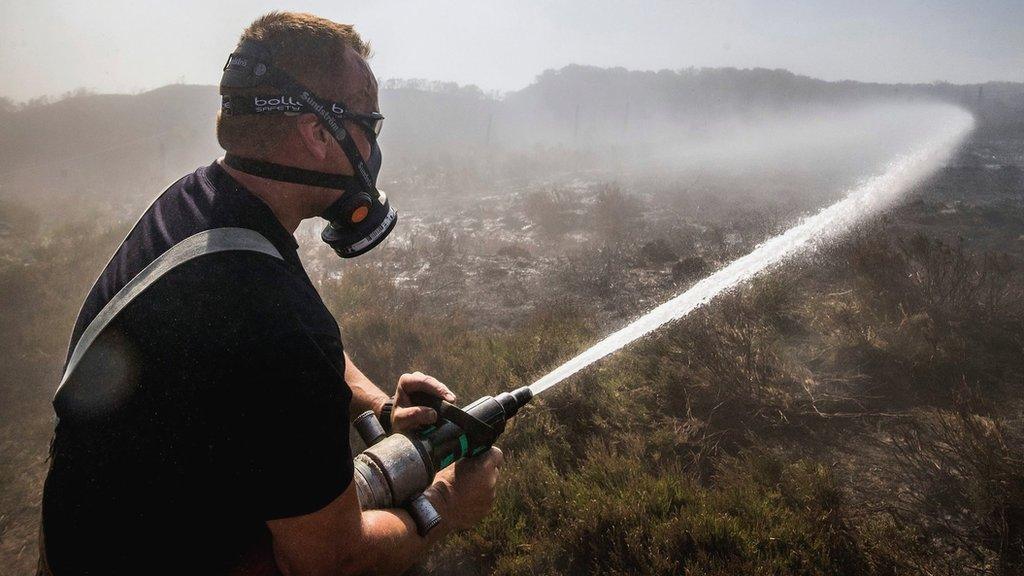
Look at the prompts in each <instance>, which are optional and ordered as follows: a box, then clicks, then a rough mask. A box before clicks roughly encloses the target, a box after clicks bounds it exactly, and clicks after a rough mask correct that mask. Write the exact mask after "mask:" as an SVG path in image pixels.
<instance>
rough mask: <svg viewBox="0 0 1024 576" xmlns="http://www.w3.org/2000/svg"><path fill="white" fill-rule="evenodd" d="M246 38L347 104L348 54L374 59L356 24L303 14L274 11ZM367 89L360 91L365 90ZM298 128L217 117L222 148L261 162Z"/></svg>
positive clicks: (286, 122)
mask: <svg viewBox="0 0 1024 576" xmlns="http://www.w3.org/2000/svg"><path fill="white" fill-rule="evenodd" d="M246 40H254V41H258V42H260V43H262V44H263V45H265V46H266V47H267V48H269V49H270V51H271V53H272V54H273V55H274V62H273V64H274V66H276V67H277V68H280V69H281V70H284V71H285V72H286V73H288V74H289V75H290V76H291V77H292V78H294V79H295V80H296V81H297V82H298V83H299V84H302V85H303V86H305V87H307V88H309V89H310V90H312V91H313V92H314V93H316V94H317V95H319V96H320V97H322V98H326V99H329V100H343V94H342V93H341V86H343V85H344V80H345V75H346V69H348V70H351V67H347V66H346V62H347V57H348V56H347V54H346V53H347V52H348V50H349V49H351V50H354V51H355V53H356V54H357V55H359V56H360V57H361V58H368V57H369V56H370V46H369V44H367V43H366V42H363V39H362V38H360V37H359V34H358V33H357V32H356V31H355V28H353V27H352V26H351V25H350V24H339V23H337V22H333V21H331V20H328V19H326V18H321V17H319V16H314V15H312V14H303V13H299V12H276V11H275V12H270V13H267V14H265V15H263V16H260V17H259V18H257V19H256V21H255V22H253V23H252V24H250V25H249V27H248V28H246V29H245V31H244V32H242V36H241V38H239V39H238V42H239V44H241V43H242V42H244V41H246ZM365 89H366V88H365V87H361V90H360V92H361V93H362V92H363V91H365ZM274 91H275V90H274V88H273V87H270V86H263V87H258V88H247V89H235V90H225V92H226V93H228V95H252V94H271V93H273V92H274ZM294 126H295V119H294V118H293V117H289V116H284V115H273V116H256V115H244V116H226V115H224V114H218V115H217V141H218V142H219V143H220V146H221V148H223V149H225V150H227V151H228V152H232V153H235V154H239V155H245V156H252V157H256V158H263V157H266V156H267V155H268V154H270V153H271V152H273V150H274V149H275V147H276V146H277V143H278V142H280V141H281V140H282V139H283V138H284V137H285V136H287V134H288V132H289V131H290V130H292V129H293V128H294Z"/></svg>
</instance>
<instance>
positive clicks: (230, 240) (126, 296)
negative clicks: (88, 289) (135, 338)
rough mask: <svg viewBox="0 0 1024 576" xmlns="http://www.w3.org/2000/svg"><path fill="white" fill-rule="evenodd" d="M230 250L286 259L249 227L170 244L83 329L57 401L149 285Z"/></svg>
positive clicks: (211, 232)
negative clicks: (94, 347) (103, 337)
mask: <svg viewBox="0 0 1024 576" xmlns="http://www.w3.org/2000/svg"><path fill="white" fill-rule="evenodd" d="M229 250H247V251H250V252H262V253H263V254H266V255H268V256H273V257H274V258H277V259H278V260H283V258H282V257H281V253H280V252H278V251H277V248H275V247H274V245H273V244H271V243H270V240H267V239H266V238H264V237H263V235H262V234H260V233H259V232H256V231H255V230H250V229H248V228H214V229H212V230H206V231H203V232H199V233H198V234H193V235H192V236H189V237H188V238H186V239H184V240H182V241H181V242H178V243H177V244H175V245H174V246H171V248H170V249H168V250H167V251H166V252H164V253H163V254H161V255H160V256H159V257H157V259H156V260H153V261H152V262H150V263H149V265H148V266H146V267H145V268H143V269H142V271H141V272H139V273H138V274H136V275H135V277H134V278H132V279H131V280H129V281H128V283H127V284H125V285H124V287H123V288H121V289H120V290H118V291H117V294H114V297H113V298H111V299H110V301H109V302H107V304H106V306H104V307H103V309H102V310H100V312H99V314H97V315H96V317H95V318H93V320H92V322H90V323H89V326H88V327H87V328H86V329H85V331H84V332H82V336H81V337H80V338H79V339H78V344H76V345H75V350H74V352H72V353H71V359H70V360H68V365H67V368H66V369H65V370H64V376H63V377H62V378H61V380H60V386H58V387H57V392H56V393H55V394H54V396H53V398H54V401H55V402H56V401H57V398H58V397H59V396H60V393H61V390H63V389H64V385H65V384H67V383H68V381H69V380H70V379H71V376H72V375H73V374H74V373H75V368H76V367H77V366H78V363H79V362H81V360H82V357H83V356H85V353H86V352H87V351H88V350H89V347H90V346H91V345H92V343H93V341H94V340H96V337H97V336H99V335H100V333H101V332H103V329H104V328H106V327H107V325H108V324H110V322H111V321H113V320H114V318H117V315H118V314H120V312H121V310H123V309H124V308H125V306H127V305H128V304H130V303H131V302H132V301H133V300H135V298H136V297H137V296H138V295H139V294H141V293H142V292H143V291H145V290H146V288H149V287H150V286H151V285H152V284H153V283H154V282H156V281H157V280H159V279H160V278H161V277H162V276H163V275H164V274H166V273H168V272H170V271H171V270H173V269H174V268H176V267H178V266H180V265H182V264H184V263H185V262H188V261H189V260H192V259H194V258H197V257H199V256H203V255H204V254H213V253H215V252H225V251H229Z"/></svg>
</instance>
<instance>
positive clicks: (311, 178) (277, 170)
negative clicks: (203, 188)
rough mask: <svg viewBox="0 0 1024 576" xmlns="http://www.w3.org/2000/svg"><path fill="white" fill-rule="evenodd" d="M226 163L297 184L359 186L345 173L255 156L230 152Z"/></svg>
mask: <svg viewBox="0 0 1024 576" xmlns="http://www.w3.org/2000/svg"><path fill="white" fill-rule="evenodd" d="M224 163H225V164H227V165H228V166H230V167H232V168H234V169H235V170H241V171H242V172H245V173H248V174H252V175H253V176H260V177H261V178H270V179H271V180H284V181H285V182H293V183H295V184H305V185H307V186H319V187H321V188H336V189H338V190H350V189H351V188H352V186H358V185H359V182H358V181H357V179H356V178H355V177H354V176H348V175H345V174H328V173H326V172H316V171H314V170H305V169H303V168H296V167H294V166H284V165H282V164H275V163H273V162H264V161H263V160H256V159H255V158H244V157H242V156H236V155H234V154H231V153H228V154H225V155H224Z"/></svg>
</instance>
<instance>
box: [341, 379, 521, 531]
mask: <svg viewBox="0 0 1024 576" xmlns="http://www.w3.org/2000/svg"><path fill="white" fill-rule="evenodd" d="M410 396H411V397H412V401H413V402H414V403H415V404H418V405H421V406H429V407H431V408H433V409H434V410H436V411H437V422H435V423H434V425H433V426H427V427H426V428H422V429H420V430H416V431H411V432H403V433H397V434H392V435H390V436H385V435H384V429H383V427H382V426H381V425H380V422H379V421H378V420H377V418H376V416H374V414H373V412H369V411H368V412H364V413H363V414H360V415H359V417H358V418H356V420H355V422H353V425H354V426H355V428H356V431H357V432H358V433H359V435H360V437H362V439H363V441H364V442H366V445H367V448H366V450H364V451H363V452H362V453H360V454H359V455H358V456H356V458H355V462H354V466H355V474H354V482H355V485H356V492H357V494H358V495H359V503H360V505H361V506H362V507H363V509H364V510H373V509H381V508H393V507H396V506H402V507H404V508H405V509H406V510H408V512H409V514H410V515H411V516H412V518H413V520H414V521H415V522H416V527H417V530H418V531H419V533H420V535H426V533H427V532H429V531H430V529H431V528H433V527H434V526H436V525H437V524H438V522H440V520H441V518H440V516H439V515H438V513H437V511H436V510H434V507H433V506H431V504H430V502H429V501H428V500H427V499H426V498H425V497H424V496H423V491H424V490H425V489H426V488H427V487H428V486H430V483H431V482H432V481H433V479H434V475H435V474H436V473H437V472H438V471H439V470H442V469H444V468H447V467H448V466H450V465H452V464H453V463H455V462H457V461H458V460H460V459H462V458H466V457H469V456H476V455H477V454H480V453H482V452H484V451H486V450H487V449H488V448H490V447H491V445H492V444H493V443H494V441H495V440H496V439H497V438H498V436H499V435H501V433H502V432H503V431H504V430H505V423H506V422H507V421H508V420H509V419H510V418H512V417H513V416H515V415H516V413H517V412H519V409H520V408H522V407H523V406H524V405H525V404H527V403H528V402H530V400H532V399H533V392H532V391H531V390H530V389H529V388H528V387H522V388H518V389H516V390H513V391H512V392H503V393H501V394H498V395H497V396H484V397H483V398H480V399H478V400H477V401H476V402H473V403H472V404H469V405H468V406H466V407H465V408H459V407H458V406H455V405H453V404H449V403H448V402H445V401H443V400H441V399H440V398H436V397H434V396H430V395H427V394H424V393H420V392H415V393H413V394H411V395H410Z"/></svg>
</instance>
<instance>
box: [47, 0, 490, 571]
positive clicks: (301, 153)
mask: <svg viewBox="0 0 1024 576" xmlns="http://www.w3.org/2000/svg"><path fill="white" fill-rule="evenodd" d="M367 55H368V47H367V45H366V44H365V43H363V41H362V40H361V39H360V38H359V36H358V35H357V34H356V32H355V31H354V30H353V28H352V27H351V26H348V25H342V24H337V23H334V22H331V21H329V20H325V19H322V18H318V17H315V16H311V15H306V14H295V13H279V12H274V13H270V14H267V15H266V16H263V17H262V18H260V19H258V20H256V21H255V22H254V23H253V24H252V25H251V26H250V27H249V28H248V29H246V31H245V32H244V33H243V34H242V38H241V40H240V43H239V48H238V50H237V53H236V54H233V55H232V58H231V59H230V60H229V62H228V65H227V66H226V67H225V76H224V80H222V85H221V92H222V94H223V95H224V109H223V110H222V114H221V116H220V117H219V119H218V124H217V136H218V140H219V141H220V143H221V146H222V147H223V148H224V149H225V150H226V151H227V153H228V154H227V155H226V156H225V158H222V159H219V160H217V161H215V162H214V163H213V164H211V165H210V166H206V167H203V168H200V169H198V170H196V171H195V172H194V173H192V174H190V175H187V176H185V177H184V178H182V179H181V180H179V181H178V182H176V183H175V184H173V185H172V186H171V187H170V188H169V189H168V190H167V191H165V192H164V193H163V194H162V195H161V196H160V197H159V198H158V199H157V200H156V201H155V202H154V204H153V205H152V206H151V207H150V208H149V209H148V210H147V211H146V213H145V214H144V215H143V216H142V218H141V219H140V221H139V222H138V224H136V225H135V227H134V228H133V229H132V231H131V232H130V233H129V235H128V237H127V238H126V239H125V240H124V242H123V243H122V245H121V246H120V248H119V249H118V250H117V252H116V253H115V254H114V256H113V258H112V259H111V261H110V263H109V264H108V265H107V267H106V269H105V270H104V271H103V273H102V274H101V275H100V277H99V279H98V280H97V281H96V284H95V285H94V286H93V289H92V291H91V292H90V293H89V296H88V298H87V299H86V302H85V304H84V306H83V308H82V311H81V313H80V315H79V318H78V321H77V323H76V326H75V329H74V332H73V335H72V339H71V352H69V358H70V361H69V367H68V372H69V374H73V376H74V377H73V378H71V379H70V380H68V378H65V380H68V382H65V383H62V387H61V389H60V391H59V392H58V394H57V397H56V398H55V401H54V405H55V408H56V410H57V415H58V417H59V421H58V424H57V428H56V431H55V435H54V440H53V445H52V449H51V456H52V461H51V468H50V472H49V474H48V476H47V480H46V485H45V488H44V493H43V523H42V530H41V539H40V549H41V557H40V571H41V572H42V573H52V574H56V575H57V576H63V575H66V574H154V573H174V574H216V573H245V572H250V573H252V572H254V571H259V570H264V569H266V568H268V567H269V568H273V569H274V570H279V571H280V572H283V573H284V574H288V575H306V574H346V573H397V572H401V571H404V570H405V569H406V568H408V567H409V566H410V565H411V564H412V563H413V562H414V561H416V560H417V559H419V558H421V557H422V554H423V552H424V551H425V550H426V549H427V548H428V547H429V546H430V545H431V544H433V543H434V542H436V541H438V540H439V539H440V538H442V537H443V536H444V535H445V534H446V533H448V532H450V531H452V530H458V529H462V528H466V527H469V526H471V525H473V524H474V523H476V522H477V521H478V520H479V519H480V518H482V517H483V515H484V514H486V513H487V511H488V510H489V509H490V507H491V504H492V502H493V498H494V486H495V483H496V481H497V474H498V467H499V466H500V465H501V462H502V457H501V453H500V451H499V450H497V449H496V448H492V449H491V450H490V451H489V452H487V453H485V454H483V455H481V456H479V457H476V458H472V459H467V460H464V461H461V462H459V463H457V464H456V465H455V466H452V467H450V468H449V469H447V470H445V471H442V472H441V473H439V474H438V475H437V477H436V478H435V481H434V484H433V485H432V486H431V487H430V488H428V490H427V492H426V496H427V498H428V499H429V500H430V502H431V503H432V504H433V505H434V506H435V508H437V510H438V511H439V512H440V514H441V517H442V522H441V524H440V525H439V526H438V527H437V528H435V529H433V530H432V531H430V532H429V533H428V535H427V536H426V537H420V536H418V535H417V533H416V528H415V526H414V524H413V521H412V519H411V518H410V517H409V515H408V514H407V513H406V512H405V511H402V510H397V509H395V510H379V511H371V510H361V509H360V505H359V502H358V500H357V495H356V491H355V487H354V484H353V482H352V473H353V472H352V471H353V468H352V454H351V452H350V449H349V445H348V435H349V419H350V416H351V415H357V414H359V413H361V412H362V411H364V410H367V409H372V410H374V411H375V412H376V413H377V414H378V415H382V416H384V417H385V418H386V419H388V420H389V421H390V423H391V425H392V427H393V428H394V429H397V430H408V429H413V428H416V427H420V426H424V425H428V424H430V423H431V422H433V421H434V420H435V419H436V414H435V413H434V412H433V410H431V409H429V408H424V407H416V406H411V405H410V402H409V394H410V393H411V392H415V391H424V392H428V393H430V394H433V395H435V396H439V397H442V398H445V399H447V400H454V396H453V395H452V393H451V392H450V391H449V390H448V388H447V387H445V386H444V384H442V383H440V382H438V381H437V380H435V379H434V378H431V377H430V376H426V375H423V374H420V373H414V374H405V375H403V376H402V377H401V378H400V379H399V381H398V385H397V391H396V394H395V396H394V397H393V398H389V397H388V396H387V395H386V394H384V393H383V392H381V391H380V390H379V389H378V388H377V387H376V386H375V385H374V384H373V383H372V382H370V381H369V380H368V379H367V378H366V377H365V376H364V375H363V374H362V373H361V372H360V371H359V369H358V368H357V367H356V366H355V365H354V364H353V363H352V361H351V359H350V358H349V357H348V356H347V354H345V352H344V349H343V347H342V342H341V339H340V333H339V330H338V326H337V324H336V323H335V321H334V319H333V318H332V317H331V315H330V313H329V312H328V311H327V309H326V308H325V307H324V304H323V302H322V301H321V300H320V297H319V295H318V294H317V292H316V290H315V288H314V287H313V285H312V283H311V282H310V280H309V278H308V276H307V275H306V273H305V271H304V270H303V267H302V264H301V262H300V260H299V257H298V254H297V252H296V248H297V244H296V242H295V239H294V237H293V233H294V231H295V229H296V227H297V226H298V225H299V223H300V222H301V221H302V220H304V219H306V218H310V217H314V216H318V215H323V216H324V217H326V218H328V220H330V222H331V225H330V226H329V227H328V229H326V230H325V232H324V236H323V237H324V239H325V241H328V243H330V244H331V245H332V247H333V248H335V250H336V251H337V252H338V253H339V254H341V255H344V256H351V255H355V254H360V253H362V252H365V251H367V250H369V249H370V248H372V247H373V246H374V245H376V243H378V242H380V240H381V239H382V238H383V236H385V235H386V234H387V233H388V232H390V229H391V227H393V226H394V219H395V215H394V212H393V211H391V210H390V207H389V204H388V202H387V199H386V197H385V196H384V195H383V194H381V193H379V192H378V191H377V190H376V187H375V182H376V171H377V170H378V169H379V160H380V155H379V149H378V148H377V145H376V135H377V132H378V131H379V127H380V121H381V120H382V116H380V114H379V113H378V111H377V85H376V82H375V80H374V77H373V74H372V73H371V71H370V68H369V66H368V65H367V63H366V57H367ZM247 82H248V84H247ZM310 94H312V96H311V95H310ZM303 99H305V100H303ZM300 101H301V102H300ZM220 228H242V229H246V230H250V231H255V232H257V233H259V234H260V235H261V236H263V237H264V238H266V239H267V240H269V242H270V244H272V246H273V249H274V250H273V251H276V253H277V254H278V255H279V256H280V258H277V257H275V256H272V255H268V254H267V253H261V252H256V251H239V250H230V251H223V252H218V253H212V254H205V255H202V256H200V257H196V258H194V259H192V260H189V261H187V262H185V263H182V264H180V265H178V266H176V267H174V268H173V269H171V270H170V271H168V272H166V273H165V274H164V275H163V276H161V277H160V278H159V279H158V280H157V281H155V282H154V283H153V284H152V285H150V286H149V287H148V288H146V289H145V291H144V292H142V293H141V294H140V295H139V296H137V297H136V298H135V299H134V300H133V301H131V302H130V303H129V304H127V305H126V306H125V307H124V308H123V309H122V310H121V312H120V313H119V314H117V316H116V317H114V318H113V320H111V321H110V323H109V324H108V325H106V327H105V328H104V329H103V330H102V332H100V333H99V335H98V336H96V337H95V340H92V341H91V344H90V342H89V338H91V336H89V334H90V330H89V328H88V327H89V326H90V325H91V324H92V323H93V322H94V320H95V319H96V318H97V316H98V315H99V316H100V317H102V316H103V315H102V314H100V312H101V310H103V309H104V307H105V306H107V305H108V303H109V302H111V300H112V299H114V300H116V298H115V295H116V294H118V292H119V291H120V290H121V289H122V288H123V287H124V286H125V285H126V284H128V283H129V281H131V280H132V279H133V278H135V277H136V275H138V274H139V273H140V271H142V270H143V269H145V268H146V267H147V266H148V265H150V264H151V263H153V262H154V261H157V260H158V259H159V258H160V257H161V256H162V255H164V254H165V253H169V251H170V249H171V248H172V247H173V246H175V245H178V244H179V243H181V242H182V241H183V240H185V239H186V238H189V237H191V236H193V235H195V234H197V233H200V232H203V231H207V230H212V229H220ZM83 334H85V335H86V336H89V337H83ZM83 338H85V339H84V342H85V344H83ZM79 345H82V346H83V347H87V348H86V352H85V355H84V356H83V357H82V358H84V359H85V360H82V361H81V362H80V363H79V358H78V354H77V353H76V347H78V346H79ZM95 358H101V359H102V361H95V360H89V359H95ZM392 403H393V407H392ZM389 411H390V416H388V414H387V413H388V412H389ZM382 413H383V414H382ZM268 560H269V563H268Z"/></svg>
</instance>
